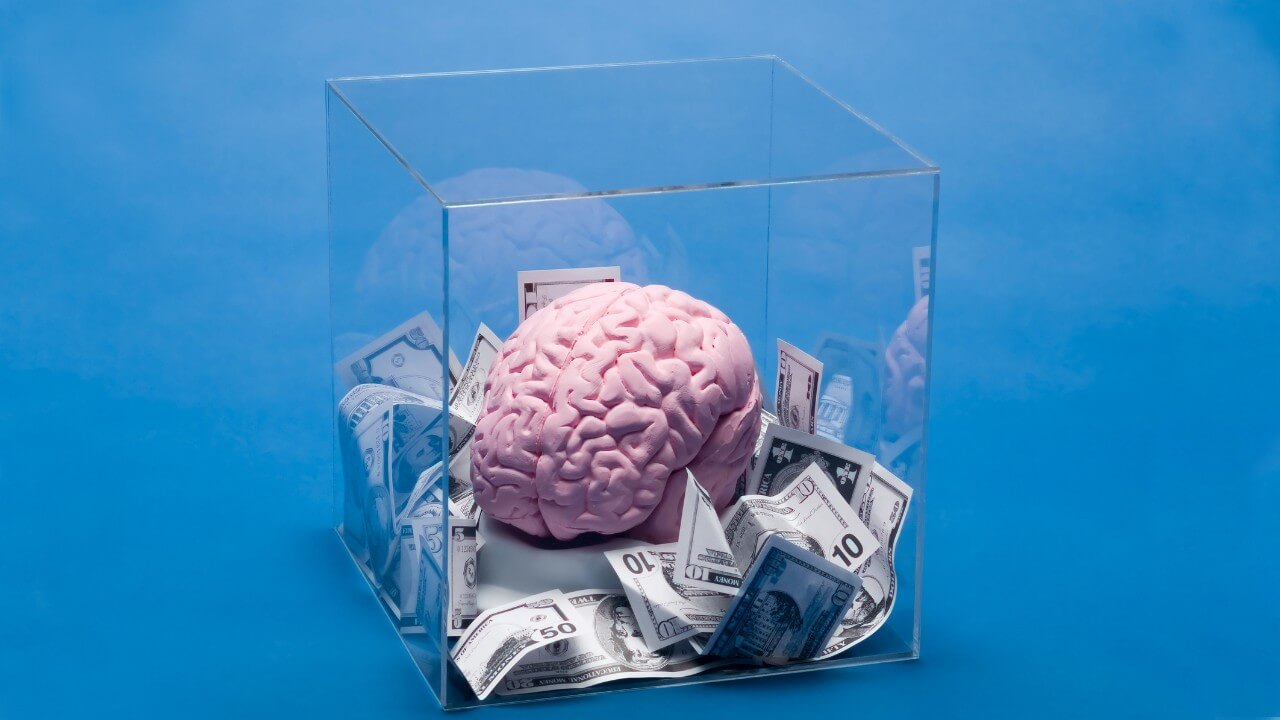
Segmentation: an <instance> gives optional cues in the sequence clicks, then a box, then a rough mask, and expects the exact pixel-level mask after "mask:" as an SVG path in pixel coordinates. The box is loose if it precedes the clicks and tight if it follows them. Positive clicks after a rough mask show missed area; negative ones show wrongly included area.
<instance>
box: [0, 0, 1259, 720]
mask: <svg viewBox="0 0 1280 720" xmlns="http://www.w3.org/2000/svg"><path fill="white" fill-rule="evenodd" d="M464 5H466V8H465V9H463V6H464ZM539 5H540V6H542V5H545V7H539V8H538V9H537V10H534V9H533V7H534V5H533V4H532V3H529V4H527V5H525V4H515V3H512V4H491V3H469V4H462V3H458V4H454V5H453V6H452V7H449V8H444V7H433V6H432V5H429V4H426V3H420V4H416V5H413V6H404V7H400V8H398V9H396V8H385V7H376V6H374V5H370V4H365V3H338V2H307V3H302V2H293V3H277V4H272V5H271V6H270V7H268V6H267V4H264V3H256V2H255V3H251V2H216V3H215V2H207V3H202V4H197V3H187V2H174V3H166V4H154V6H152V4H146V5H143V4H139V5H129V4H120V3H99V4H86V5H78V6H77V5H72V4H57V5H55V4H37V3H31V4H20V5H19V6H14V5H12V4H7V5H4V6H0V63H2V64H0V370H2V371H3V372H0V398H3V400H2V402H0V438H3V446H2V447H3V450H0V482H2V483H3V496H2V497H0V540H2V541H3V547H4V551H3V554H0V577H3V580H2V581H0V717H6V718H8V717H36V716H39V717H62V716H83V715H88V714H92V715H95V716H112V715H123V716H140V715H151V714H155V715H160V716H181V717H197V716H211V717H226V716H229V715H236V716H243V717H259V716H268V717H269V716H286V717H289V716H301V715H303V714H306V715H308V716H310V717H330V716H332V717H351V716H367V717H374V716H376V717H380V718H391V717H408V716H422V715H430V714H432V713H435V712H438V711H437V710H435V709H434V701H433V700H432V699H431V698H430V696H429V695H428V693H427V691H426V689H425V686H424V685H423V684H422V682H421V680H420V679H419V678H418V676H417V674H416V671H415V670H414V668H413V665H412V663H411V662H410V661H409V660H408V658H407V657H406V656H405V655H404V653H403V651H402V650H401V648H400V644H399V642H398V641H397V639H396V638H395V635H394V633H393V632H392V631H391V630H390V628H389V627H388V625H387V623H386V621H385V620H384V619H383V617H382V615H381V612H380V610H379V609H378V606H377V604H376V602H375V601H374V599H373V597H372V596H371V595H370V594H369V593H368V592H367V590H366V589H365V588H364V586H363V582H362V581H361V580H360V579H359V577H358V575H357V573H356V571H355V569H354V568H353V567H352V566H351V565H350V564H349V563H348V561H347V560H346V559H345V558H344V557H343V556H342V553H341V551H340V549H339V546H338V543H337V540H336V539H335V538H334V536H333V535H332V533H331V532H330V531H329V530H328V529H327V525H328V523H329V521H330V502H331V499H330V487H329V476H328V469H329V465H328V463H329V454H328V453H329V444H328V442H329V426H328V418H329V410H328V406H327V402H328V372H329V368H328V363H327V358H328V350H327V335H326V332H327V325H326V323H327V310H326V296H325V282H326V281H325V277H326V269H325V257H326V250H325V242H326V240H325V184H324V147H325V143H324V113H323V92H322V79H323V78H325V77H330V76H337V75H355V74H376V73H396V72H406V71H428V70H448V69H467V68H488V67H511V66H528V65H544V64H574V63H586V62H605V61H622V60H641V59H654V58H677V57H692V56H710V55H740V54H752V53H776V54H778V55H781V56H783V57H785V58H787V59H788V60H789V61H790V62H792V63H793V64H795V65H796V66H797V67H798V68H800V69H801V70H803V71H804V72H806V73H807V74H809V75H810V76H811V77H812V78H813V79H814V80H815V81H816V82H818V83H820V84H822V85H824V86H826V87H827V88H829V89H831V90H832V91H833V92H834V93H835V94H836V95H837V96H839V97H841V98H844V99H846V100H848V101H850V102H851V103H852V104H854V105H855V106H856V107H858V108H859V109H860V110H862V111H864V112H866V113H867V114H868V115H869V116H871V117H873V118H875V119H876V120H878V121H879V122H881V123H882V124H884V125H885V126H886V127H887V128H888V129H889V130H891V131H893V132H894V133H896V134H898V135H900V136H902V137H903V138H905V139H906V140H907V141H908V142H909V143H910V144H912V145H913V146H914V147H917V148H919V149H920V150H921V151H922V152H924V153H925V154H926V155H928V156H929V157H931V158H932V159H934V160H936V161H937V162H939V163H940V164H941V166H942V168H943V185H942V188H943V189H942V210H941V224H940V230H939V256H938V258H937V263H938V267H939V277H938V280H937V296H936V308H935V312H936V314H935V320H936V321H937V326H936V328H937V329H936V333H935V337H934V342H935V344H934V371H933V379H934V388H933V392H934V395H933V404H932V411H933V418H932V426H931V433H932V435H931V442H932V447H931V448H930V451H931V484H930V494H929V505H928V508H927V510H926V515H927V523H928V529H927V536H928V552H927V554H926V563H925V567H926V577H925V585H926V593H925V603H924V631H923V653H924V657H923V658H922V659H921V660H920V661H919V662H916V663H906V664H901V663H900V664H894V665H890V666H881V667H874V668H861V669H851V670H841V671H834V672H827V673H818V674H813V675H808V676H798V677H788V678H779V679H773V680H769V681H761V682H751V683H729V684H717V685H712V686H694V687H686V688H680V689H672V690H661V691H655V692H646V693H627V694H624V695H614V696H602V697H595V698H590V699H585V700H578V701H573V702H568V703H553V704H537V705H532V706H526V707H525V708H523V709H507V710H483V711H478V712H479V713H480V715H485V716H499V715H505V714H514V713H519V714H522V715H527V716H530V717H534V716H536V717H564V716H576V715H592V716H600V715H606V714H607V715H609V716H613V717H653V716H656V715H659V714H665V715H678V716H680V717H694V718H696V717H710V716H713V715H714V716H716V717H722V716H727V715H733V714H745V713H751V714H753V715H754V714H756V713H760V714H764V715H766V716H768V715H771V714H772V715H774V716H777V717H790V716H793V715H794V714H797V713H800V712H804V713H811V714H812V716H813V717H821V716H823V715H824V714H827V713H840V714H842V715H849V716H856V717H890V716H893V715H894V714H897V713H901V714H904V715H908V716H924V715H940V714H941V715H978V714H982V715H1010V716H1027V715H1037V716H1044V715H1070V716H1078V715H1090V714H1106V715H1111V714H1123V715H1135V714H1136V715H1163V716H1167V715H1190V716H1214V715H1216V716H1228V717H1242V716H1261V715H1275V714H1280V686H1278V685H1277V683H1276V682H1275V680H1276V667H1277V665H1278V664H1280V663H1278V661H1280V651H1278V650H1277V649H1276V646H1277V644H1278V641H1280V609H1278V608H1280V570H1278V568H1280V565H1278V564H1277V562H1276V560H1275V555H1276V551H1277V550H1278V549H1280V547H1278V546H1280V542H1278V541H1277V538H1278V537H1280V533H1278V531H1277V527H1278V525H1277V521H1280V511H1278V508H1280V413H1277V400H1280V379H1278V376H1277V372H1276V370H1277V367H1278V366H1280V341H1278V340H1277V336H1278V335H1280V237H1277V235H1278V234H1280V230H1278V228H1280V203H1278V202H1277V200H1278V199H1280V13H1277V11H1276V9H1275V6H1274V5H1270V4H1268V3H1263V2H1256V3H1249V2H1200V3H1175V2H1165V3H1157V2H1115V3H1103V2H1082V3H1064V2H1058V3H1043V4H1036V5H1034V6H1033V5H1031V4H1028V3H1012V2H1010V3H1005V4H1000V3H964V4H955V3H941V2H939V3H921V2H895V3H882V4H876V5H872V4H867V3H852V2H838V3H796V4H788V3H759V2H738V3H727V2H726V3H687V2H657V3H644V4H639V3H637V4H622V3H610V4H595V3H585V2H583V3H577V2H562V3H556V4H554V6H553V5H552V4H549V3H540V4H539ZM787 6H790V7H787Z"/></svg>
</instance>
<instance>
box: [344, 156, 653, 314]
mask: <svg viewBox="0 0 1280 720" xmlns="http://www.w3.org/2000/svg"><path fill="white" fill-rule="evenodd" d="M432 187H433V188H435V189H436V190H437V192H439V193H440V194H441V196H442V197H468V198H471V197H476V198H485V197H519V196H528V195H545V194H549V193H580V192H585V191H586V188H584V187H583V186H582V185H581V184H579V183H578V182H576V181H574V180H572V179H570V178H567V177H563V176H560V175H555V174H552V173H547V172H542V171H539V170H522V169H518V168H484V169H480V170H473V171H471V172H468V173H466V174H464V175H459V176H457V177H454V178H449V179H447V180H443V181H441V182H439V183H433V184H432ZM441 225H442V223H441V214H440V207H439V205H438V204H436V202H435V200H434V199H433V198H431V197H429V196H425V195H424V196H423V197H421V198H418V199H417V200H415V201H414V202H412V203H411V204H409V205H408V206H407V207H405V208H404V209H403V210H401V211H400V213H399V214H397V215H396V216H395V217H394V218H393V219H392V220H391V221H390V222H389V223H388V224H387V226H386V228H385V229H384V230H383V232H382V234H381V236H379V238H378V239H377V241H376V242H375V243H374V244H373V246H372V247H371V248H370V250H369V252H368V253H367V254H366V256H365V259H364V264H363V266H362V267H361V269H360V273H359V275H358V277H357V279H356V292H357V295H358V296H360V297H361V298H362V300H363V301H364V302H366V303H368V304H370V305H371V306H375V307H376V306H378V305H380V304H383V303H393V304H396V305H401V306H404V305H411V304H412V303H413V302H415V301H416V302H417V303H418V305H420V306H421V305H438V304H439V303H440V302H441V300H442V298H443V293H442V284H443V278H442V277H441V272H440V267H441V259H442V257H443V252H444V250H443V249H442V246H441V238H442V232H441V229H442V227H441ZM448 254H449V297H450V301H451V303H452V304H451V306H450V308H449V311H450V313H456V314H460V315H461V316H462V317H461V319H462V320H463V322H462V323H461V324H462V325H463V326H465V327H464V328H462V330H464V331H465V332H462V334H463V335H466V336H468V337H469V336H470V333H471V332H474V329H475V327H476V326H477V325H478V324H479V323H480V322H484V323H485V324H487V325H489V327H491V328H493V329H494V331H496V332H497V333H498V334H499V335H500V336H502V337H505V336H507V335H508V334H510V333H511V332H512V331H514V330H515V327H516V305H515V302H514V301H513V299H512V287H511V283H512V279H513V278H515V277H516V273H517V272H518V271H520V270H537V269H547V268H571V267H587V266H599V265H618V266H620V267H621V268H622V277H623V279H624V280H627V281H629V282H636V283H640V284H644V283H645V282H647V280H648V268H649V266H650V264H651V263H652V262H653V260H654V252H653V250H652V249H651V247H650V246H649V245H648V244H647V243H645V242H643V241H639V240H637V238H636V235H635V233H634V232H633V231H632V229H631V226H630V225H629V224H628V223H627V221H626V220H625V219H624V218H623V217H622V215H620V214H619V213H618V212H617V211H616V210H614V209H613V207H611V206H610V205H609V204H608V203H607V202H605V201H604V200H599V199H582V200H562V201H545V202H521V203H514V204H506V205H494V206H485V207H482V208H470V209H468V208H457V209H453V210H450V212H449V247H448ZM454 317H455V318H456V315H455V316H454ZM455 327H456V325H455ZM467 328H469V329H467ZM450 334H451V335H452V334H453V332H452V331H451V333H450Z"/></svg>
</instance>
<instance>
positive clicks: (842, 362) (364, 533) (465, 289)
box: [326, 57, 939, 709]
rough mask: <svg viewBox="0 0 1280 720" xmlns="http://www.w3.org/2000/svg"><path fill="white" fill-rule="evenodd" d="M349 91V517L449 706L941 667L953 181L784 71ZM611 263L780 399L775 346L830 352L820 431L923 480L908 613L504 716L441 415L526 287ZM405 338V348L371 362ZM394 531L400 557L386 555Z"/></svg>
mask: <svg viewBox="0 0 1280 720" xmlns="http://www.w3.org/2000/svg"><path fill="white" fill-rule="evenodd" d="M326 100H327V114H328V158H329V160H328V166H329V222H330V260H329V267H330V298H331V334H332V342H333V360H334V362H335V371H334V387H333V391H334V396H333V401H334V408H335V422H334V427H335V439H334V475H335V480H334V482H335V521H336V523H337V525H338V532H339V535H340V537H341V538H342V539H343V541H344V543H345V544H346V547H347V550H348V551H349V553H350V555H351V557H352V559H353V560H354V561H355V563H356V565H357V566H358V567H359V568H360V569H361V571H362V573H363V574H364V577H365V579H366V580H367V581H368V582H369V585H370V587H371V589H372V591H373V593H374V595H375V596H377V597H378V599H379V602H380V604H381V605H382V607H383V609H384V610H385V611H386V612H387V614H388V616H389V617H390V619H391V620H392V624H393V625H394V627H395V628H396V629H397V631H398V633H399V634H400V637H401V640H402V641H403V642H404V644H405V646H406V648H407V649H408V650H409V654H410V656H411V657H412V658H413V660H414V662H415V663H416V664H417V666H418V668H419V669H420V670H421V672H422V675H423V677H424V678H425V679H426V681H427V684H428V685H429V686H430V687H431V689H432V691H433V692H434V694H435V696H436V697H437V699H438V700H439V702H440V704H441V705H442V706H443V707H445V708H449V709H452V708H461V707H469V706H474V705H478V704H494V703H501V702H512V701H520V700H530V699H545V698H549V697H559V696H564V695H571V694H580V693H587V692H602V691H612V690H618V689H624V688H635V687H651V686H660V685H669V684H684V683H691V682H705V681H711V680H721V679H731V678H748V677H757V676H761V675H769V674H779V673H787V672H798V671H806V670H814V669H820V668H833V667H842V666H848V665H859V664H868V663H875V662H885V661H892V660H905V659H911V658H915V657H918V656H919V629H920V625H919V623H920V597H921V595H920V571H921V566H922V551H923V527H922V522H921V520H922V517H923V514H924V507H925V489H924V482H925V447H926V443H925V428H926V426H927V399H928V393H929V390H928V388H929V379H928V359H929V337H930V334H931V332H930V331H931V327H930V313H929V298H930V290H931V286H932V281H933V278H932V275H933V274H932V267H931V265H932V263H931V260H932V258H933V257H934V245H935V236H936V224H937V199H938V181H939V170H938V167H937V166H936V165H934V164H933V163H932V162H930V161H929V160H926V159H924V158H923V157H921V156H920V155H919V154H917V153H916V152H915V151H913V150H911V149H910V148H908V147H907V146H906V145H904V144H903V143H902V142H901V141H899V140H897V139H896V138H894V137H892V136H891V135H888V134H887V133H886V132H885V131H884V130H882V129H881V128H879V127H878V126H877V125H875V124H873V123H872V122H871V121H869V120H868V119H866V118H865V117H863V116H861V115H860V114H858V113H857V112H856V111H854V110H853V109H852V108H850V107H849V106H847V105H845V104H844V103H842V102H840V101H839V100H836V99H835V98H834V97H832V96H831V95H830V94H828V93H827V92H825V91H824V90H822V89H821V88H819V87H818V86H816V85H815V84H813V83H812V82H811V81H809V80H808V79H807V78H806V77H804V76H803V75H801V74H800V73H799V72H798V71H796V70H795V69H794V68H792V67H791V66H790V65H789V64H787V63H786V62H784V61H782V60H781V59H779V58H776V57H749V58H731V59H714V60H695V61H676V62H655V63H636V64H620V65H602V66H580V67H564V68H539V69H521V70H506V71H492V72H457V73H438V74H425V75H402V76H389V77H361V78H342V79H336V80H331V81H329V82H328V84H327V93H326ZM596 266H618V267H620V270H621V279H622V280H623V281H627V282H634V283H637V284H640V285H647V284H661V285H666V286H669V287H672V288H675V289H678V290H682V291H685V292H687V293H689V294H691V295H693V296H695V297H697V298H700V299H702V300H705V301H707V302H709V303H711V304H712V305H714V306H716V307H717V308H719V309H720V310H722V311H723V312H724V313H725V314H726V315H728V317H729V318H731V319H732V320H733V322H734V323H736V324H737V326H738V327H739V328H741V330H742V331H743V333H744V334H745V336H746V338H747V339H748V341H749V342H750V345H751V349H752V353H753V355H754V358H755V361H756V364H757V368H758V370H759V376H760V378H761V391H762V394H763V395H764V397H765V406H766V407H767V408H770V409H771V408H772V405H773V400H772V398H773V393H774V383H773V382H772V381H771V380H772V378H773V377H775V373H776V372H777V368H776V365H777V344H776V343H777V340H778V339H784V340H786V341H788V342H790V343H792V344H793V345H795V346H797V347H799V348H800V349H802V350H805V351H807V352H809V353H810V354H812V355H814V356H816V357H817V358H818V359H819V360H821V361H823V363H824V366H825V368H824V375H823V387H822V389H821V404H820V406H819V408H818V422H819V425H820V427H821V430H820V432H823V433H824V434H825V435H827V436H829V437H833V438H836V439H838V440H840V441H841V442H843V443H844V444H847V445H849V446H852V447H855V448H858V449H861V450H865V451H867V452H870V453H872V454H875V455H876V456H877V459H878V460H879V462H880V463H882V464H884V465H885V466H886V467H888V468H890V469H891V470H892V471H893V472H894V473H896V474H897V475H898V476H899V477H901V478H902V480H903V481H905V482H906V483H907V484H909V485H910V486H911V488H912V497H911V500H910V510H909V512H908V513H907V514H906V517H905V520H904V523H903V524H902V526H901V530H900V534H899V537H898V541H897V544H896V548H895V551H894V556H893V560H892V564H893V566H894V568H895V569H896V578H895V579H894V583H896V587H891V588H884V589H882V590H881V592H882V594H883V593H888V594H889V597H890V598H891V601H892V613H891V614H890V615H889V617H888V620H887V621H886V622H885V623H884V625H883V626H881V627H880V628H879V629H878V630H877V631H875V632H874V634H872V635H871V636H870V637H867V638H866V639H865V640H864V641H863V642H861V643H860V644H858V645H856V646H854V647H853V648H852V649H851V650H849V651H847V652H845V653H843V654H841V655H838V656H836V657H833V658H830V659H827V660H821V661H810V662H797V663H793V664H788V665H784V666H779V667H752V666H738V667H728V668H719V669H714V670H710V671H707V672H704V673H702V674H698V675H692V676H689V677H682V678H657V679H641V680H621V681H617V682H612V683H609V682H606V683H602V684H598V685H594V686H592V687H590V688H586V689H581V690H560V691H554V692H547V693H541V694H532V695H511V696H503V695H491V696H489V697H488V698H487V699H485V700H484V701H483V702H481V701H478V700H477V699H476V696H475V694H474V693H473V692H472V691H471V689H470V688H469V687H468V685H467V683H466V682H465V681H464V680H463V678H462V677H461V675H460V674H459V673H458V671H457V669H456V668H455V667H453V666H451V663H450V662H449V660H448V658H449V649H450V646H451V644H452V642H453V641H454V640H456V639H455V638H449V637H447V636H446V632H445V623H446V621H447V619H446V616H447V614H448V613H449V607H448V605H449V600H448V598H449V578H451V577H452V578H454V582H458V581H459V580H458V578H459V577H461V575H460V574H459V573H460V572H461V570H460V569H458V568H450V567H449V555H450V553H449V552H442V551H441V547H439V546H438V545H437V544H438V543H443V540H442V538H448V537H450V527H449V513H448V512H447V511H445V510H444V504H445V503H446V502H447V501H445V500H444V499H443V498H447V497H448V491H449V489H450V488H453V487H454V486H455V483H454V481H453V479H452V478H451V477H449V473H448V470H447V465H448V463H447V462H441V461H442V460H444V458H445V456H446V452H445V450H444V449H445V448H449V447H450V441H451V440H456V439H457V438H456V437H455V436H456V435H457V434H458V433H460V432H461V430H457V429H456V428H455V431H454V432H453V433H451V432H450V429H449V428H450V427H451V423H454V422H455V420H456V418H453V417H450V416H449V410H448V403H447V402H443V399H444V398H448V397H449V395H450V391H451V386H452V384H453V383H454V382H456V378H455V377H454V376H456V374H457V372H458V369H459V363H460V362H465V360H466V353H467V352H468V350H469V348H470V345H471V341H472V337H473V335H474V334H475V333H476V330H477V327H478V326H479V324H480V323H482V322H483V323H484V324H486V325H487V326H488V327H490V328H492V329H493V331H495V332H496V334H497V335H498V336H499V338H500V339H505V338H506V337H507V336H508V335H510V334H511V333H512V331H513V330H514V329H515V327H516V324H517V323H516V318H517V313H518V310H517V298H516V287H515V286H516V273H517V272H518V271H521V270H535V269H551V268H571V267H573V268H579V267H581V268H585V267H596ZM415 319H416V322H417V325H415ZM406 328H409V329H408V330H406ZM402 331H403V332H402ZM388 338H392V340H387V339H388ZM384 341H386V342H394V343H400V345H399V346H397V347H399V348H400V349H403V350H404V352H403V353H402V352H399V351H398V350H397V347H390V346H388V347H389V348H390V349H389V350H388V351H387V352H384V353H383V354H382V355H381V356H380V358H381V359H380V360H377V361H369V362H363V363H362V362H356V363H353V362H351V360H352V354H353V353H356V354H357V355H358V354H359V352H358V351H361V350H362V349H364V348H368V347H369V345H370V343H375V344H376V343H378V342H384ZM441 346H443V347H441ZM446 348H447V349H446ZM406 355H407V356H408V357H409V358H410V361H409V362H410V365H414V364H415V363H416V365H414V367H415V374H414V376H413V377H410V378H407V379H406V378H405V377H402V376H400V375H399V374H398V373H399V372H401V371H402V370H403V368H402V367H399V366H397V365H396V363H398V362H402V361H403V358H404V357H405V356H406ZM389 358H390V359H389ZM397 358H399V359H397ZM424 358H425V360H424ZM380 362H381V363H390V365H382V366H380V365H379V364H378V363H380ZM424 368H425V369H424ZM389 378H393V379H389ZM356 383H383V384H386V385H391V386H397V387H399V388H404V389H409V390H413V391H414V392H416V393H417V394H419V395H422V396H426V397H428V398H431V399H433V400H435V401H436V402H437V404H436V405H435V409H434V410H433V409H431V408H428V407H425V406H417V407H414V408H413V409H411V410H410V411H403V410H401V411H397V410H394V409H392V408H391V407H390V406H391V403H390V402H388V403H384V404H379V401H380V400H381V399H385V398H379V397H376V393H375V397H373V398H372V399H371V400H367V401H366V402H363V403H360V404H359V405H360V406H359V407H354V408H353V407H348V408H346V409H345V410H344V411H343V412H339V411H338V404H339V401H340V400H341V399H342V398H343V397H344V396H345V395H346V394H347V392H348V391H349V390H350V389H351V388H352V387H353V385H355V384H356ZM387 390H388V392H394V390H393V389H392V388H387ZM377 413H385V418H384V419H383V420H382V424H381V425H378V423H375V422H369V421H367V418H366V415H368V414H377ZM362 421H363V422H362ZM357 429H359V432H361V433H364V435H362V436H361V437H359V438H357V437H356V434H357ZM378 433H382V434H383V435H385V436H386V437H385V438H382V439H381V440H380V439H379V438H378V437H375V436H376V435H377V434H378ZM379 442H381V443H382V445H381V446H380V445H379ZM435 462H441V465H442V467H444V470H442V474H443V477H442V480H441V488H442V490H443V492H441V493H437V494H436V495H434V496H433V497H434V502H435V503H436V504H437V506H436V508H435V509H434V510H433V511H431V510H430V509H428V511H429V512H434V513H435V514H436V515H438V516H439V518H438V522H439V527H438V530H436V531H435V535H434V536H433V537H434V540H427V539H424V538H414V537H411V536H410V535H409V534H406V533H405V532H404V527H405V525H402V524H401V523H402V521H403V520H404V513H405V512H406V505H405V504H406V503H408V502H412V503H414V504H415V505H416V506H422V505H423V503H424V502H428V501H430V498H421V497H411V496H412V495H413V492H414V489H415V483H416V482H417V480H418V475H419V473H420V472H421V471H422V470H423V469H424V468H426V467H428V466H431V465H432V464H433V463H435ZM394 535H399V536H401V538H402V541H401V542H400V543H399V548H398V549H397V550H395V551H394V556H390V555H392V551H390V550H378V549H377V546H378V545H379V544H385V543H388V542H391V541H390V540H389V538H391V537H392V536H394ZM393 544H394V543H393ZM417 544H421V545H423V547H421V548H418V547H417V546H416V545H417ZM445 544H446V545H447V543H445ZM427 545H432V547H426V546H427ZM415 555H416V557H417V562H416V563H415V562H412V561H411V560H412V558H413V557H414V556H415ZM406 558H409V559H410V561H406ZM484 558H485V551H484V549H481V550H480V553H479V558H478V560H479V563H480V564H481V565H482V566H483V563H484ZM402 586H403V587H402ZM562 589H563V590H574V589H578V588H562ZM760 681H763V678H761V679H760Z"/></svg>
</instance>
